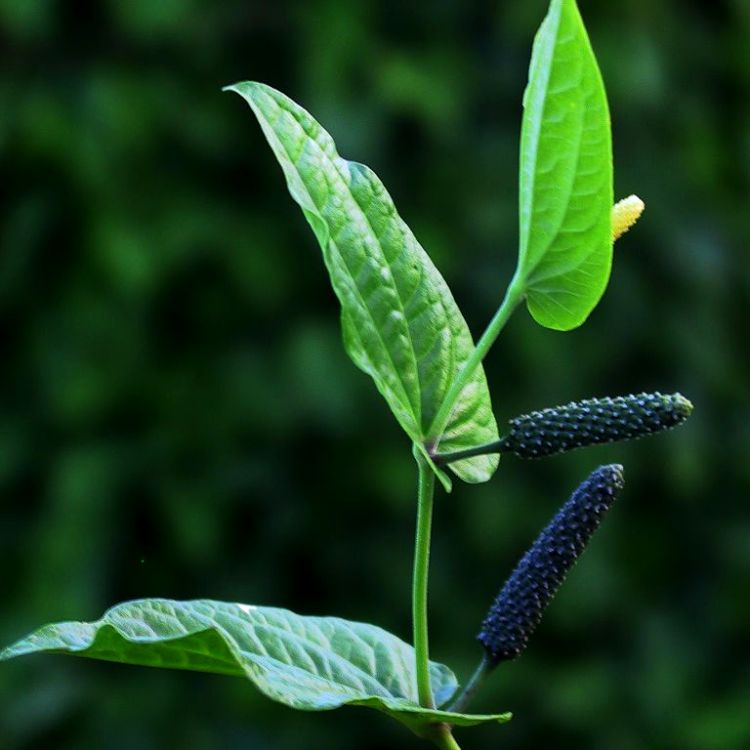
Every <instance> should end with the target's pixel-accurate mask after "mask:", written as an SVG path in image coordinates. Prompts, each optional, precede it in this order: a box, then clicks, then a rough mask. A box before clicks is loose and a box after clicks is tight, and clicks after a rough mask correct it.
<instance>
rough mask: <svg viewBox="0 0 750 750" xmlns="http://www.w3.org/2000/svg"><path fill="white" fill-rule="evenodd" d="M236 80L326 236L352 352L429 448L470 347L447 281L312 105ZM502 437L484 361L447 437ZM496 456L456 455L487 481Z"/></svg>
mask: <svg viewBox="0 0 750 750" xmlns="http://www.w3.org/2000/svg"><path fill="white" fill-rule="evenodd" d="M228 90H231V91H235V92H236V93H238V94H240V96H242V97H243V98H244V99H245V100H246V101H247V103H248V104H249V105H250V107H251V108H252V110H253V112H254V113H255V115H256V117H257V118H258V121H259V123H260V125H261V128H262V129H263V133H264V134H265V136H266V139H267V140H268V143H269V144H270V146H271V148H272V150H273V152H274V154H275V155H276V158H277V159H278V161H279V163H280V165H281V168H282V170H283V172H284V175H285V177H286V182H287V187H288V188H289V192H290V193H291V195H292V197H293V198H294V200H295V201H296V202H297V203H298V204H299V205H300V207H301V208H302V212H303V213H304V215H305V217H306V219H307V221H308V222H309V224H310V226H311V227H312V229H313V232H314V233H315V236H316V237H317V239H318V242H319V243H320V246H321V248H322V250H323V260H324V261H325V264H326V267H327V269H328V273H329V274H330V277H331V282H332V284H333V288H334V291H335V293H336V295H337V297H338V299H339V301H340V303H341V308H342V316H341V318H342V328H343V334H344V345H345V347H346V350H347V352H348V353H349V355H350V357H351V358H352V359H353V360H354V362H355V364H356V365H357V366H358V367H359V368H361V369H362V370H364V372H366V373H367V374H369V375H370V376H371V377H372V378H373V380H374V381H375V385H376V386H377V388H378V390H379V391H380V392H381V393H382V394H383V396H384V397H385V400H386V401H387V402H388V405H389V406H390V408H391V410H392V411H393V413H394V415H395V416H396V419H397V420H398V421H399V423H400V424H401V426H402V427H403V429H404V430H405V431H406V433H407V435H409V437H410V438H411V439H412V440H413V441H414V442H415V443H416V444H417V445H419V446H422V450H423V451H424V446H425V443H426V441H427V440H428V439H429V438H430V437H433V436H430V435H428V429H429V427H430V425H431V424H432V421H433V418H434V416H435V414H436V412H437V410H438V408H439V407H440V404H441V402H442V400H443V397H444V396H445V394H446V392H447V390H448V388H449V387H450V384H451V382H452V381H453V380H454V378H455V377H456V376H457V375H458V373H459V372H460V371H461V369H462V367H463V365H464V363H465V362H466V360H467V359H468V357H469V356H470V354H471V352H472V351H473V349H474V343H473V341H472V338H471V334H470V332H469V329H468V327H467V325H466V322H465V321H464V319H463V317H462V315H461V312H460V311H459V309H458V306H457V305H456V302H455V300H454V299H453V296H452V295H451V292H450V290H449V289H448V286H447V284H446V283H445V281H444V279H443V277H442V276H441V275H440V273H439V271H438V270H437V268H435V266H434V265H433V263H432V261H431V260H430V258H429V257H428V255H427V253H426V252H425V251H424V249H423V248H422V246H421V245H420V244H419V242H417V239H416V238H415V237H414V235H413V234H412V232H411V230H410V229H409V227H408V226H407V225H406V224H405V223H404V221H403V220H402V219H401V217H400V216H399V215H398V213H397V212H396V209H395V207H394V205H393V201H392V200H391V197H390V196H389V195H388V192H387V191H386V189H385V187H384V186H383V184H382V183H381V182H380V180H379V179H378V177H377V176H376V175H375V173H374V172H372V170H370V169H369V168H368V167H366V166H364V165H363V164H358V163H356V162H351V161H347V160H345V159H342V158H341V157H340V156H339V155H338V153H337V151H336V146H335V144H334V142H333V139H332V138H331V136H330V135H329V134H328V133H327V132H326V131H325V130H323V129H322V128H321V126H320V125H319V124H318V123H317V122H316V121H315V120H314V119H313V118H312V116H311V115H310V114H309V113H308V112H306V111H305V110H304V109H302V107H300V106H299V105H297V104H295V103H294V102H293V101H292V100H291V99H289V98H288V97H287V96H285V95H284V94H282V93H280V92H279V91H276V90H275V89H272V88H271V87H269V86H266V85H264V84H261V83H253V82H246V83H238V84H236V85H234V86H230V87H228ZM496 436H497V425H496V423H495V418H494V416H493V414H492V406H491V403H490V395H489V391H488V389H487V382H486V379H485V376H484V371H483V370H482V369H481V368H478V369H477V372H476V374H475V376H474V377H473V378H472V379H471V381H470V382H469V383H468V384H467V385H466V387H465V388H464V390H463V392H462V393H461V397H460V398H459V399H458V401H457V404H456V407H455V409H454V410H453V412H452V415H451V420H450V423H449V424H448V426H447V428H446V430H445V435H444V437H443V438H442V440H441V445H440V448H441V450H442V451H452V450H460V449H461V448H466V447H470V446H473V445H479V444H481V443H483V442H489V441H491V440H494V439H495V438H496ZM496 467H497V458H496V457H488V456H481V457H478V458H476V459H471V460H469V461H463V462H460V463H457V464H455V465H453V466H451V468H452V469H453V470H454V471H455V472H456V473H457V474H458V476H460V477H461V478H462V479H464V480H466V481H468V482H482V481H486V480H487V479H489V478H490V476H491V475H492V473H493V472H494V470H495V468H496ZM441 478H442V479H443V480H445V476H444V475H443V476H442V477H441Z"/></svg>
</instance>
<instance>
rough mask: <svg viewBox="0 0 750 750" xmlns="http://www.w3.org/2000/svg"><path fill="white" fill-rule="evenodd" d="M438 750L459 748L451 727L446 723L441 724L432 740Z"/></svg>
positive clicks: (455, 749) (459, 749)
mask: <svg viewBox="0 0 750 750" xmlns="http://www.w3.org/2000/svg"><path fill="white" fill-rule="evenodd" d="M432 741H433V742H434V743H435V745H437V747H439V748H440V750H461V747H460V746H459V744H458V742H456V738H455V737H454V736H453V733H452V731H451V728H450V727H449V726H448V725H447V724H446V725H441V728H440V731H439V732H438V733H437V735H436V736H435V737H434V738H433V740H432Z"/></svg>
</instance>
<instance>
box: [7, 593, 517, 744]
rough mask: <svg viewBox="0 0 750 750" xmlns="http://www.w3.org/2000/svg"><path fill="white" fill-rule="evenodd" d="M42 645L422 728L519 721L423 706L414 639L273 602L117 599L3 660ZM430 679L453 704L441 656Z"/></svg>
mask: <svg viewBox="0 0 750 750" xmlns="http://www.w3.org/2000/svg"><path fill="white" fill-rule="evenodd" d="M39 652H53V653H64V654H74V655H76V656H85V657H89V658H91V659H102V660H105V661H115V662H123V663H126V664H140V665H143V666H150V667H163V668H171V669H190V670H195V671H199V672H213V673H217V674H223V675H235V676H238V677H245V678H247V679H249V680H250V681H251V682H253V683H254V684H255V686H256V687H257V688H258V689H259V690H260V691H261V692H262V693H264V694H265V695H267V696H268V697H269V698H271V699H272V700H275V701H279V702H280V703H284V704H286V705H287V706H291V707H292V708H297V709H301V710H307V711H324V710H327V709H333V708H339V707H340V706H344V705H355V706H369V707H371V708H375V709H377V710H379V711H382V712H384V713H386V714H389V715H390V716H393V717H394V718H396V719H398V720H399V721H401V722H402V723H404V724H406V725H407V726H408V727H409V728H410V729H412V730H413V731H414V732H416V733H417V734H423V733H425V732H427V731H428V727H429V725H430V724H432V723H435V722H442V721H445V722H450V723H451V724H456V725H459V726H470V725H473V724H481V723H485V722H504V721H508V720H509V719H510V714H496V715H470V714H453V713H450V712H447V711H439V710H434V711H431V710H427V709H423V708H420V706H419V705H418V704H417V693H416V683H415V678H414V674H413V664H414V651H413V649H412V647H411V646H409V645H407V644H406V643H404V642H403V641H401V640H399V639H398V638H396V636H394V635H391V634H390V633H388V632H386V631H385V630H382V629H381V628H378V627H375V626H374V625H367V624H365V623H358V622H349V621H347V620H342V619H340V618H338V617H302V616H300V615H296V614H294V613H293V612H289V611H288V610H285V609H276V608H274V607H254V606H250V605H247V604H231V603H227V602H216V601H210V600H207V599H204V600H197V601H190V602H178V601H171V600H168V599H142V600H139V601H133V602H128V603H125V604H120V605H118V606H116V607H113V608H112V609H110V610H109V611H108V612H106V613H105V614H104V616H103V617H102V618H101V619H100V620H97V621H96V622H92V623H87V622H62V623H57V624H54V625H46V626H45V627H43V628H40V629H39V630H37V631H36V632H34V633H32V634H31V635H29V636H27V637H26V638H24V639H22V640H20V641H18V642H17V643H16V644H14V645H13V646H10V647H9V648H6V649H4V650H3V651H0V661H2V660H5V659H11V658H13V657H16V656H22V655H25V654H31V653H39ZM430 677H431V681H432V689H433V692H434V695H435V700H436V702H437V704H438V706H440V705H443V704H445V703H446V701H448V700H449V699H450V697H451V696H452V694H453V693H454V692H455V690H456V688H457V684H456V678H455V676H454V675H453V673H452V672H451V671H450V669H448V667H445V666H443V665H441V664H435V663H434V662H433V663H431V664H430Z"/></svg>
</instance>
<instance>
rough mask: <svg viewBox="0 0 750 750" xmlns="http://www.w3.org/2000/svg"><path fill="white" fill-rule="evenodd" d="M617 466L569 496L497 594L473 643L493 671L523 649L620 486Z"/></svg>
mask: <svg viewBox="0 0 750 750" xmlns="http://www.w3.org/2000/svg"><path fill="white" fill-rule="evenodd" d="M623 483H624V480H623V473H622V466H620V465H619V464H612V465H610V466H600V467H599V468H598V469H597V470H596V471H594V472H593V473H592V474H591V475H590V476H589V478H588V479H586V481H585V482H583V484H581V485H580V486H579V487H578V489H577V490H576V491H575V492H574V493H573V494H572V495H571V497H570V499H569V500H568V501H567V502H566V503H565V504H564V505H563V506H562V508H560V510H559V511H558V512H557V515H555V517H554V518H553V519H552V521H551V522H550V523H549V525H548V526H547V527H546V528H545V529H544V531H542V533H541V534H540V535H539V536H538V537H537V539H536V541H535V542H534V544H533V545H532V546H531V548H530V549H529V550H528V551H527V552H526V554H525V555H524V556H523V557H522V558H521V561H520V562H519V563H518V565H517V566H516V569H515V570H514V571H513V573H511V576H510V578H508V580H507V581H506V582H505V585H504V586H503V588H502V589H501V591H500V593H499V594H498V595H497V598H496V599H495V601H494V603H493V604H492V607H490V610H489V612H488V613H487V617H486V618H485V620H484V622H483V623H482V629H481V630H480V631H479V635H478V636H477V640H479V641H480V643H481V644H482V645H483V646H484V649H485V651H486V653H487V658H488V660H489V662H490V663H491V665H492V666H496V665H497V664H498V663H500V662H501V661H506V660H509V659H515V658H516V657H517V656H519V655H520V654H521V652H522V651H523V650H524V649H525V648H526V645H527V643H528V640H529V637H530V636H531V634H532V633H533V632H534V630H535V629H536V627H537V625H539V623H540V621H541V619H542V614H543V613H544V610H545V608H546V607H547V605H548V604H549V603H550V601H551V600H552V597H553V596H554V595H555V593H556V592H557V590H558V589H559V588H560V585H561V584H562V582H563V580H564V579H565V576H566V575H567V573H568V571H569V570H570V569H571V567H572V566H573V564H574V563H575V561H576V560H577V559H578V557H579V556H580V554H581V553H582V552H583V550H584V549H585V547H586V545H587V544H588V542H589V539H591V535H592V534H593V533H594V531H596V529H597V528H598V527H599V524H600V523H601V520H602V517H603V516H604V514H605V513H606V511H608V510H609V508H610V507H611V506H612V504H613V503H614V501H615V499H616V498H617V495H618V493H619V492H620V490H621V489H622V487H623Z"/></svg>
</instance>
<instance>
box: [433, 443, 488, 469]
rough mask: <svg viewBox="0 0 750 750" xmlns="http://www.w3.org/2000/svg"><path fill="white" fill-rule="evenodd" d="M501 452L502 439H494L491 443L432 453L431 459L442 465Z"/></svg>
mask: <svg viewBox="0 0 750 750" xmlns="http://www.w3.org/2000/svg"><path fill="white" fill-rule="evenodd" d="M502 452H503V441H502V440H494V441H493V442H491V443H484V445H476V446H474V447H473V448H464V449H463V450H460V451H452V452H451V453H436V454H435V455H433V457H432V460H433V461H434V462H435V463H436V464H437V465H438V466H443V465H444V464H451V463H453V462H454V461H460V460H461V459H463V458H472V457H473V456H484V455H485V454H486V453H502Z"/></svg>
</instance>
